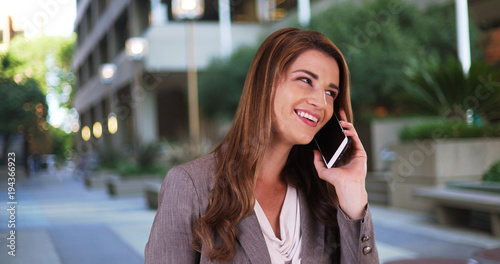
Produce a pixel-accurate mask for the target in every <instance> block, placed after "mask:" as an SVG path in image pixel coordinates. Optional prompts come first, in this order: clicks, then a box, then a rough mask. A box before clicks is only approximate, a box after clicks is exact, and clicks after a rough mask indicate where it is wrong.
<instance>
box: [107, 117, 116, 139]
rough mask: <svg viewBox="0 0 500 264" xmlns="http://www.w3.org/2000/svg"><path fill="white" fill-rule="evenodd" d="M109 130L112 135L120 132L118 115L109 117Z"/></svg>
mask: <svg viewBox="0 0 500 264" xmlns="http://www.w3.org/2000/svg"><path fill="white" fill-rule="evenodd" d="M108 130H109V133H111V134H114V133H116V131H118V119H116V115H115V114H114V113H111V114H109V115H108Z"/></svg>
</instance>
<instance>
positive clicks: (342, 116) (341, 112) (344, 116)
mask: <svg viewBox="0 0 500 264" xmlns="http://www.w3.org/2000/svg"><path fill="white" fill-rule="evenodd" d="M339 117H340V120H341V121H345V122H347V115H346V114H345V110H344V108H340V110H339Z"/></svg>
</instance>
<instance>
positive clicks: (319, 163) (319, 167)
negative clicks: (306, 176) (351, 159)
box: [313, 150, 327, 174]
mask: <svg viewBox="0 0 500 264" xmlns="http://www.w3.org/2000/svg"><path fill="white" fill-rule="evenodd" d="M313 151H314V167H315V168H316V171H317V172H318V174H321V172H322V171H323V170H326V169H327V167H326V165H325V163H324V162H323V157H321V153H320V152H319V151H317V150H313Z"/></svg>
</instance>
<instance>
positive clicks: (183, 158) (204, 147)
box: [162, 140, 214, 168]
mask: <svg viewBox="0 0 500 264" xmlns="http://www.w3.org/2000/svg"><path fill="white" fill-rule="evenodd" d="M163 145H164V150H163V159H162V164H164V165H165V166H167V168H171V167H174V166H177V165H180V164H183V163H186V162H188V161H191V160H194V159H196V158H199V157H202V156H204V155H206V154H208V153H209V152H210V151H211V150H212V149H213V148H214V146H213V144H212V142H209V141H206V140H205V141H202V142H201V144H200V145H199V146H197V147H196V148H193V146H192V145H191V144H190V142H189V141H180V142H168V141H165V142H164V143H163Z"/></svg>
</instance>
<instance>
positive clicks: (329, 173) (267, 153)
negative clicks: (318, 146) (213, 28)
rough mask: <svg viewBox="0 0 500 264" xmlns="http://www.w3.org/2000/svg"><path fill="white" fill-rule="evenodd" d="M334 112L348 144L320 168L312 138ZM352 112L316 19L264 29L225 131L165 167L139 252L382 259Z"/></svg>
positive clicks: (188, 259)
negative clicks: (215, 142) (308, 26)
mask: <svg viewBox="0 0 500 264" xmlns="http://www.w3.org/2000/svg"><path fill="white" fill-rule="evenodd" d="M334 112H336V113H338V114H339V115H340V117H341V119H342V120H343V121H341V125H342V126H343V127H344V129H345V130H344V131H345V132H344V133H345V135H346V136H349V137H351V139H352V144H351V147H350V149H349V151H348V153H346V155H344V158H343V159H342V163H341V164H340V165H339V166H338V167H336V168H332V169H327V168H326V167H325V165H324V163H323V161H322V158H321V156H320V154H319V152H318V151H316V150H314V151H313V147H312V144H311V141H312V139H313V137H314V135H315V134H316V133H317V132H318V131H319V129H320V128H321V127H322V126H323V125H324V124H325V123H327V122H328V121H329V120H330V118H331V117H332V116H333V113H334ZM351 120H352V113H351V105H350V97H349V73H348V69H347V65H346V63H345V60H344V58H343V56H342V54H341V53H340V51H339V50H338V49H337V47H336V46H335V45H334V44H333V43H332V42H331V41H330V40H329V39H328V38H326V37H325V36H324V35H322V34H320V33H318V32H314V31H306V30H300V29H294V28H286V29H282V30H279V31H277V32H275V33H273V34H272V35H270V36H269V37H268V38H267V39H266V40H265V41H264V42H263V43H262V45H261V46H260V48H259V50H258V51H257V54H256V55H255V58H254V60H253V62H252V64H251V66H250V70H249V72H248V75H247V78H246V81H245V86H244V89H243V93H242V97H241V100H240V104H239V107H238V110H237V112H236V116H235V119H234V122H233V125H232V128H231V129H230V131H229V133H228V135H227V136H226V137H225V138H224V140H223V141H222V142H221V143H220V145H219V146H218V147H217V148H216V149H215V150H214V151H213V152H212V153H211V154H209V155H207V156H205V157H203V158H200V159H198V160H195V161H192V162H189V163H186V164H184V165H181V166H178V167H174V168H173V169H171V170H170V171H169V172H168V174H167V176H166V177H165V180H164V182H163V184H162V188H161V191H160V197H159V203H160V204H159V208H158V212H157V214H156V217H155V220H154V223H153V227H152V229H151V234H150V238H149V242H148V244H147V245H146V251H145V258H146V263H345V264H353V263H379V261H378V253H377V250H376V246H375V241H374V231H373V224H372V220H371V215H370V211H369V209H368V202H367V193H366V190H365V186H364V184H365V177H366V152H365V151H364V149H363V146H362V144H361V142H360V140H359V137H358V135H357V134H356V131H355V129H354V127H353V125H352V124H351V123H349V122H351Z"/></svg>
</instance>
